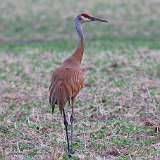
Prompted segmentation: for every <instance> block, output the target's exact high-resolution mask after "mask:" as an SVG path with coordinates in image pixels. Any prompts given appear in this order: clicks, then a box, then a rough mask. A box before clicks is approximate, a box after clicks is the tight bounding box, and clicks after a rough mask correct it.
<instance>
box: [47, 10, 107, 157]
mask: <svg viewBox="0 0 160 160" xmlns="http://www.w3.org/2000/svg"><path fill="white" fill-rule="evenodd" d="M90 21H101V22H108V21H106V20H103V19H99V18H95V17H93V16H90V15H88V14H85V13H82V14H80V15H78V16H77V17H76V18H75V28H76V31H77V34H78V38H79V39H78V47H77V49H76V51H75V52H74V54H73V55H72V56H70V57H69V58H68V59H66V60H65V61H64V62H63V63H62V65H61V66H60V67H58V68H57V69H56V70H55V71H54V73H53V75H52V79H51V85H50V87H49V103H50V104H51V106H52V113H53V111H54V107H55V105H58V106H59V110H60V112H61V114H63V118H64V125H65V130H66V139H67V148H68V155H69V156H71V154H72V153H73V150H72V137H73V120H74V118H73V117H74V110H73V109H74V102H75V98H76V96H77V95H78V93H79V91H80V90H81V89H82V88H83V87H84V73H83V70H82V69H81V66H80V65H81V62H82V58H83V52H84V38H83V32H82V24H83V23H85V22H90ZM67 102H69V104H71V107H72V113H71V117H70V122H71V137H70V140H71V146H70V144H69V136H68V122H67V119H66V115H65V110H64V108H65V105H66V103H67Z"/></svg>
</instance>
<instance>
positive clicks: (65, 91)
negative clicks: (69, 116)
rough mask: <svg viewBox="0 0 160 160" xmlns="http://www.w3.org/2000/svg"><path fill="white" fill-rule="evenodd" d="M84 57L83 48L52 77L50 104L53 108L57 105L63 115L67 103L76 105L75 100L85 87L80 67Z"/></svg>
mask: <svg viewBox="0 0 160 160" xmlns="http://www.w3.org/2000/svg"><path fill="white" fill-rule="evenodd" d="M82 55H83V46H81V48H78V49H77V50H76V51H75V54H73V56H71V57H70V58H68V59H67V60H65V61H64V62H63V64H62V65H61V66H60V67H59V68H57V69H56V70H55V72H54V73H53V75H52V80H51V85H50V87H49V102H50V104H51V105H52V106H53V107H54V105H55V104H57V105H58V106H59V110H60V111H61V113H62V110H63V109H64V107H65V105H66V103H67V102H69V103H70V101H72V103H74V99H75V98H76V96H77V94H78V93H79V91H80V90H81V89H82V88H83V86H84V74H83V70H82V69H81V67H80V64H81V59H82Z"/></svg>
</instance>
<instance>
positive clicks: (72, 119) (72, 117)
mask: <svg viewBox="0 0 160 160" xmlns="http://www.w3.org/2000/svg"><path fill="white" fill-rule="evenodd" d="M73 107H74V100H72V113H71V117H70V123H71V153H72V154H73V153H74V151H73V121H74V110H73Z"/></svg>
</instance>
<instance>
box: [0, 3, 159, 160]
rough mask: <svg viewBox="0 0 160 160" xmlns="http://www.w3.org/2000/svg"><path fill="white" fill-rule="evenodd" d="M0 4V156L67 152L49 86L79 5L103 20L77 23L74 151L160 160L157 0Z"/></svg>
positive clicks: (18, 159) (70, 43)
mask: <svg viewBox="0 0 160 160" xmlns="http://www.w3.org/2000/svg"><path fill="white" fill-rule="evenodd" d="M0 2H1V5H0V15H1V16H0V159H2V160H44V159H45V160H48V159H51V160H56V159H66V160H67V159H68V158H67V154H66V141H65V131H64V126H63V121H62V117H61V115H60V113H59V110H58V108H56V109H55V113H54V115H52V114H51V108H50V106H49V104H48V87H49V84H50V78H51V73H52V71H53V70H54V69H55V68H56V67H58V66H59V65H60V64H61V62H62V61H63V60H64V59H65V58H67V57H68V56H69V55H71V54H72V53H73V52H74V50H75V48H76V38H77V37H76V33H75V30H74V26H73V18H74V17H75V16H76V15H77V14H79V13H80V12H89V13H92V14H93V15H97V16H99V17H103V18H107V19H109V21H110V23H109V24H102V23H101V24H99V23H96V22H95V23H90V24H86V25H85V26H84V31H85V35H86V49H85V55H84V59H83V64H82V66H83V68H84V70H85V73H86V74H85V77H86V78H85V83H86V84H87V85H86V87H85V88H84V89H83V90H82V91H81V93H80V94H79V96H78V98H77V102H76V109H75V117H76V121H75V124H74V129H75V134H74V149H75V150H76V152H75V154H74V155H73V157H72V159H73V160H77V159H80V160H96V159H97V160H99V159H103V160H152V159H153V160H158V159H160V21H159V17H160V9H159V8H160V1H159V0H152V1H151V0H135V1H129V0H113V1H101V2H100V1H98V0H93V1H92V2H91V1H90V2H89V1H79V2H75V1H74V0H68V1H65V0H61V1H58V0H47V1H44V0H28V1H24V0H22V1H18V0H14V1H12V0H5V1H2V0H0ZM66 111H68V113H69V111H70V107H67V106H66Z"/></svg>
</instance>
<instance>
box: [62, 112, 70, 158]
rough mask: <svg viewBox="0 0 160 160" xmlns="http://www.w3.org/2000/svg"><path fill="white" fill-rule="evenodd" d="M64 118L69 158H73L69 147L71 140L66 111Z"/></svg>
mask: <svg viewBox="0 0 160 160" xmlns="http://www.w3.org/2000/svg"><path fill="white" fill-rule="evenodd" d="M63 118H64V126H65V130H66V139H67V149H68V157H71V153H70V147H69V138H68V122H67V119H66V115H65V112H64V109H63Z"/></svg>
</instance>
